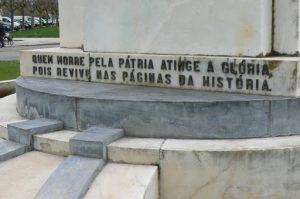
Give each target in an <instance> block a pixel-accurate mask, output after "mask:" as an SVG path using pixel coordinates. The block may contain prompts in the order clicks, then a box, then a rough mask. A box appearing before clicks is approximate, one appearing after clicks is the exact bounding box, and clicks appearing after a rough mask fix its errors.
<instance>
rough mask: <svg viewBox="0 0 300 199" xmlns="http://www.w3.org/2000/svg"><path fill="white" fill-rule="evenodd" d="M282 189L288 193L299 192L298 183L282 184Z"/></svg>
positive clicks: (299, 183) (299, 184)
mask: <svg viewBox="0 0 300 199" xmlns="http://www.w3.org/2000/svg"><path fill="white" fill-rule="evenodd" d="M283 186H284V188H285V189H286V190H288V191H298V190H300V182H289V183H285V184H283Z"/></svg>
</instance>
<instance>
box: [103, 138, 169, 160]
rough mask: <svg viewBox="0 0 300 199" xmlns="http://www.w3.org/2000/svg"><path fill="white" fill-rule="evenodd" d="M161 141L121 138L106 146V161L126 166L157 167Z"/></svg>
mask: <svg viewBox="0 0 300 199" xmlns="http://www.w3.org/2000/svg"><path fill="white" fill-rule="evenodd" d="M163 142H164V140H163V139H151V138H130V137H126V138H122V139H120V140H117V141H115V142H113V143H111V144H109V145H108V147H107V149H108V160H110V161H112V162H120V163H127V164H147V165H158V164H159V153H160V148H161V146H162V144H163Z"/></svg>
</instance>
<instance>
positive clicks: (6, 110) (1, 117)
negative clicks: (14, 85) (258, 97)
mask: <svg viewBox="0 0 300 199" xmlns="http://www.w3.org/2000/svg"><path fill="white" fill-rule="evenodd" d="M16 104H17V103H16V94H12V95H9V96H7V97H4V98H1V99H0V122H9V121H16V120H24V119H25V118H24V117H22V116H20V115H19V114H18V112H17V109H16Z"/></svg>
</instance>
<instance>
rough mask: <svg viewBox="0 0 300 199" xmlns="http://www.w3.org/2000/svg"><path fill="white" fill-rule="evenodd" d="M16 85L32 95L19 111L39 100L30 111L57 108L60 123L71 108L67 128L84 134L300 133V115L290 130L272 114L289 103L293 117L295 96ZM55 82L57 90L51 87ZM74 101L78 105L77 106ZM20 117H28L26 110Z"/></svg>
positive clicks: (61, 83)
mask: <svg viewBox="0 0 300 199" xmlns="http://www.w3.org/2000/svg"><path fill="white" fill-rule="evenodd" d="M17 84H18V88H17V89H18V90H20V92H23V93H26V92H29V91H30V93H31V95H23V96H20V99H18V107H20V108H19V110H22V109H23V108H22V107H23V106H24V104H26V103H28V102H31V100H33V101H34V98H38V99H39V102H38V104H37V105H35V104H31V105H30V106H27V107H26V109H28V110H29V109H30V110H33V109H34V110H36V112H38V113H39V114H38V115H39V116H40V117H41V116H43V114H44V113H43V112H44V106H43V104H49V107H48V109H49V110H55V112H56V113H55V114H56V115H57V116H56V117H57V119H58V120H59V119H60V118H61V117H62V116H66V117H68V114H67V113H68V110H70V109H71V108H72V117H73V118H76V119H74V120H72V121H73V123H72V125H70V126H69V128H73V129H77V128H78V130H80V131H82V130H85V129H88V128H89V127H92V126H100V127H109V128H111V127H113V128H121V129H124V132H125V135H126V136H129V137H148V138H176V139H182V138H184V139H199V138H218V139H222V138H248V137H270V136H280V135H288V134H291V130H292V131H293V132H292V134H298V133H299V132H300V129H299V128H300V127H298V120H297V117H289V120H290V121H288V124H289V126H286V124H285V123H283V122H279V123H274V122H275V120H276V118H279V119H280V116H279V115H278V116H274V115H273V114H274V113H276V112H280V109H279V108H276V107H277V105H276V104H278V105H279V104H281V103H283V104H285V103H287V104H286V107H288V106H290V107H289V109H291V113H293V114H294V115H296V114H297V112H296V111H297V110H298V109H297V107H298V105H297V104H298V100H299V99H297V98H291V97H274V96H273V97H272V96H257V95H241V94H228V93H211V92H194V91H189V90H179V89H178V90H177V89H159V88H149V87H136V86H124V85H123V86H118V85H110V84H99V83H87V82H75V81H66V80H51V79H37V78H29V77H22V78H19V79H18V80H17ZM53 84H55V87H54V88H53V86H51V85H53ZM41 92H43V94H41ZM44 95H47V96H48V97H44ZM33 96H34V97H33ZM40 96H41V97H40ZM66 96H67V98H68V101H66V102H65V103H64V106H62V105H61V104H60V103H54V104H51V100H52V99H55V98H64V97H66ZM75 101H76V106H73V103H74V102H75ZM40 105H41V106H40ZM66 107H71V108H66ZM279 107H280V106H279ZM292 109H294V110H292ZM23 110H24V109H23ZM20 113H21V114H23V115H27V114H28V113H26V112H25V111H24V112H21V111H20ZM46 116H47V114H45V117H46ZM52 117H55V115H52ZM273 120H274V122H273ZM69 124H71V123H69ZM279 125H280V126H281V127H280V128H279V127H278V126H279ZM162 129H163V131H162ZM298 129H299V130H298ZM297 132H298V133H297Z"/></svg>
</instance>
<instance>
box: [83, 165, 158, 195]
mask: <svg viewBox="0 0 300 199" xmlns="http://www.w3.org/2000/svg"><path fill="white" fill-rule="evenodd" d="M95 198H103V199H120V198H122V199H158V198H159V197H158V168H157V166H142V165H129V164H107V165H106V166H105V167H104V168H103V170H102V171H101V173H99V174H98V176H97V177H96V179H95V181H94V182H93V184H92V185H91V187H90V189H89V191H88V192H87V194H86V196H85V197H84V199H95Z"/></svg>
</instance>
